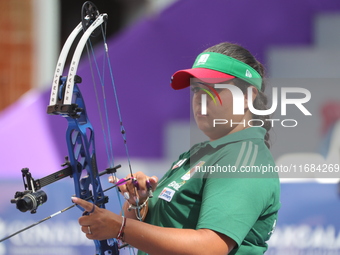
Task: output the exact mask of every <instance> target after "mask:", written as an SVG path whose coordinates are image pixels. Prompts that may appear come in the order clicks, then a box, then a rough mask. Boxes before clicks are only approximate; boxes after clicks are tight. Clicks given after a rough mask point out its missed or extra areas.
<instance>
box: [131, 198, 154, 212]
mask: <svg viewBox="0 0 340 255" xmlns="http://www.w3.org/2000/svg"><path fill="white" fill-rule="evenodd" d="M126 201H127V202H128V204H129V207H128V211H131V209H134V210H136V209H137V210H140V209H142V208H143V207H145V206H146V204H147V202H148V201H149V197H147V199H146V200H145V201H144V203H143V204H141V205H133V204H130V203H129V201H128V200H126Z"/></svg>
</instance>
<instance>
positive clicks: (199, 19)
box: [0, 0, 340, 255]
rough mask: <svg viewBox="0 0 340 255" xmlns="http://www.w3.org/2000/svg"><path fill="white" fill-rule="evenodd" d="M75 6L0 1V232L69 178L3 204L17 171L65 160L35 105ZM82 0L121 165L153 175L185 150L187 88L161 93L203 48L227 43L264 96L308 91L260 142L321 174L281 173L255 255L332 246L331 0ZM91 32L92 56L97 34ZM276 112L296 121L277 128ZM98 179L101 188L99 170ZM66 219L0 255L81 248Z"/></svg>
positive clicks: (44, 93) (66, 186)
mask: <svg viewBox="0 0 340 255" xmlns="http://www.w3.org/2000/svg"><path fill="white" fill-rule="evenodd" d="M83 2H84V1H79V0H72V1H66V0H25V1H23V0H7V1H5V0H0V9H1V10H2V15H1V16H0V77H1V78H0V110H1V111H0V145H1V147H0V148H1V153H0V159H1V166H0V204H1V206H0V238H2V237H4V236H7V235H9V234H11V233H12V232H14V231H16V230H18V229H20V228H22V227H25V226H27V225H28V224H30V223H32V222H34V221H36V220H39V219H42V218H44V217H46V216H48V215H50V214H52V213H54V212H56V211H58V210H60V209H62V208H64V207H67V206H68V205H70V203H71V201H70V196H71V195H72V194H73V193H74V191H73V183H72V180H71V179H70V178H67V180H62V181H59V182H57V183H54V184H52V185H50V186H48V187H46V189H44V191H45V192H46V193H47V195H48V201H47V202H46V203H45V204H44V205H42V206H41V207H39V209H38V213H37V214H35V215H31V214H29V213H26V214H24V213H21V212H19V211H18V210H16V209H15V205H12V204H10V202H9V201H10V199H11V198H13V196H14V193H15V192H16V191H19V190H22V189H23V185H22V180H21V171H20V170H21V169H22V168H23V167H28V168H29V169H30V171H31V172H32V174H33V177H34V178H41V177H43V176H46V175H48V174H50V173H52V172H55V171H57V170H59V169H61V164H62V163H64V156H66V155H67V147H66V142H65V130H66V128H67V123H66V121H65V120H62V118H60V117H59V116H51V115H48V114H46V107H47V105H48V104H49V96H50V89H51V84H52V78H53V74H54V69H55V65H56V62H57V58H58V55H59V52H60V51H61V48H62V46H63V44H64V43H65V40H66V38H67V37H68V35H69V34H70V33H71V31H72V30H73V28H74V27H75V26H76V25H77V24H78V23H79V22H80V20H81V7H82V4H83ZM93 2H94V3H95V4H96V5H97V7H98V9H99V10H100V11H101V12H102V13H107V14H108V16H109V19H108V23H107V41H108V48H109V55H110V60H111V64H112V71H113V76H114V81H115V85H116V88H117V93H118V99H119V105H120V109H121V112H122V118H123V123H124V127H125V129H126V135H127V144H128V148H129V154H130V156H131V163H132V168H133V170H134V171H145V172H147V173H149V174H151V173H152V174H156V175H158V176H162V174H163V173H164V172H165V171H166V170H167V169H168V168H169V167H170V164H171V163H172V162H173V161H176V159H177V158H178V155H179V154H181V153H182V152H184V151H186V150H188V148H189V146H190V144H191V143H192V142H193V141H192V136H191V135H192V134H191V133H190V132H191V130H190V92H189V91H188V90H183V91H174V90H172V89H171V88H170V85H169V84H170V78H171V75H172V74H173V73H174V72H175V71H177V70H179V69H183V68H189V67H191V65H192V63H193V61H194V59H195V57H196V56H197V55H198V54H199V53H200V52H201V51H203V50H204V49H206V48H208V47H210V46H212V45H214V44H217V43H220V42H223V41H229V42H233V43H238V44H240V45H242V46H244V47H245V48H247V49H249V50H250V51H251V52H252V53H253V55H255V56H256V57H257V59H258V60H259V61H261V62H262V63H263V64H264V65H265V67H266V69H267V75H268V84H269V86H268V95H269V96H270V95H271V92H270V91H271V87H277V88H279V91H280V88H282V87H302V88H306V89H308V90H309V91H310V92H311V100H310V101H309V102H308V103H306V104H305V107H306V108H307V109H308V110H309V111H310V112H311V113H312V116H303V114H302V113H301V111H300V110H299V109H298V108H296V107H293V106H289V107H288V108H287V115H286V116H282V115H281V114H280V111H279V110H278V113H275V116H274V117H273V118H276V119H279V121H277V122H275V126H274V127H273V128H272V130H271V150H272V152H273V155H274V157H275V159H276V161H277V164H278V165H284V166H286V165H290V164H294V165H296V166H299V165H306V164H311V163H315V164H325V165H326V166H327V167H326V171H325V172H324V173H322V174H320V173H319V174H317V172H315V171H314V172H312V171H309V172H307V173H305V174H304V175H303V176H301V175H298V174H297V173H290V174H288V175H284V176H283V177H284V178H282V180H281V183H282V196H281V202H282V209H281V210H280V215H279V221H278V222H277V227H276V232H275V234H274V235H273V236H272V239H271V240H270V249H269V250H268V252H267V253H266V254H275V255H279V254H281V255H283V254H284V255H287V254H289V255H290V254H299V255H302V254H303V255H311V254H312V255H321V254H322V255H326V254H327V255H328V254H332V255H335V254H340V219H339V211H340V203H339V202H340V201H339V185H338V183H339V177H340V173H339V172H335V171H334V170H330V167H329V166H330V165H331V164H332V165H333V166H335V165H337V164H339V163H340V161H339V156H340V155H339V151H340V125H339V122H338V121H339V117H340V88H339V86H340V71H339V70H340V50H339V46H340V2H339V0H323V1H317V0H299V1H296V0H277V1H268V0H258V1H251V0H242V1H240V0H93ZM92 40H93V45H94V48H95V52H96V57H97V58H98V63H101V60H102V59H103V49H102V48H103V46H102V43H101V42H102V40H101V38H99V39H98V38H93V39H92ZM73 50H74V48H73ZM71 52H72V50H71ZM69 60H70V59H69ZM106 68H107V67H106ZM65 70H67V67H66V68H65ZM66 73H67V72H66ZM105 73H107V74H108V71H105ZM78 74H79V75H80V76H81V77H82V79H83V82H82V83H81V84H80V89H81V91H82V93H83V95H84V98H85V101H86V107H87V110H88V113H89V117H90V119H91V122H92V124H93V126H94V129H95V131H96V138H97V140H96V149H97V157H98V165H99V169H101V170H103V169H105V168H106V167H107V166H108V161H107V159H106V152H105V145H104V144H105V142H104V141H103V138H104V135H103V134H102V133H101V131H100V130H101V129H102V127H101V125H100V117H99V114H98V110H97V103H96V100H95V98H94V96H93V94H94V92H93V86H92V85H91V81H92V80H93V77H92V75H91V73H90V72H89V60H88V59H87V56H86V54H84V56H83V58H82V61H81V63H80V65H79V70H78ZM106 96H107V101H108V106H109V109H110V117H112V118H110V124H111V127H112V130H111V137H112V144H113V151H114V155H115V163H116V164H122V168H121V169H120V170H119V171H118V176H119V177H124V176H126V175H127V174H128V173H129V170H128V167H127V160H126V158H127V157H126V154H125V148H124V143H123V140H122V137H121V134H120V132H119V129H120V126H119V120H118V117H117V111H116V106H115V103H116V101H115V98H114V95H113V92H112V89H111V91H110V88H109V89H108V92H107V94H106ZM279 109H280V108H279ZM111 111H112V112H111ZM284 119H294V120H297V121H298V125H297V126H296V127H292V128H287V127H284V125H282V122H281V121H282V120H284ZM290 124H291V123H290ZM97 130H98V131H97ZM337 166H338V165H337ZM331 171H333V172H332V173H331ZM103 185H104V186H108V184H107V181H106V178H104V177H103ZM108 195H109V196H110V203H109V204H108V208H109V209H110V210H113V211H115V212H118V211H119V204H118V201H117V199H116V194H115V193H114V192H113V191H110V192H109V194H108ZM79 215H80V211H79V210H78V209H73V210H70V211H68V212H65V213H64V214H62V215H59V216H57V217H56V218H54V219H52V220H49V221H48V222H45V223H43V224H41V225H39V226H37V227H35V228H33V229H31V230H28V231H27V232H24V233H22V234H19V235H17V236H15V237H13V238H11V239H10V240H7V241H5V242H2V243H0V255H5V254H6V255H7V254H8V255H17V254H27V255H28V254H36V255H37V254H45V255H46V254H51V255H54V254H66V255H67V254H73V255H75V254H93V253H94V251H93V249H94V248H93V247H94V246H93V243H92V241H89V240H87V239H86V238H85V237H84V236H83V235H82V233H81V232H80V231H79V226H78V224H77V218H78V217H79ZM66 229H67V231H66ZM125 253H127V251H122V254H125Z"/></svg>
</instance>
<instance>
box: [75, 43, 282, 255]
mask: <svg viewBox="0 0 340 255" xmlns="http://www.w3.org/2000/svg"><path fill="white" fill-rule="evenodd" d="M226 85H227V86H226ZM171 86H172V88H174V89H176V90H179V89H183V88H186V87H189V86H190V87H191V90H192V91H193V98H192V110H193V115H194V118H195V121H196V123H197V126H198V128H199V129H200V130H201V131H202V132H203V133H204V134H205V135H206V136H207V137H208V138H209V140H208V141H206V142H203V143H198V144H196V145H194V146H193V147H192V148H191V149H190V150H189V151H187V152H184V153H183V154H181V155H180V156H179V158H178V159H177V160H176V161H175V162H174V163H173V165H172V166H171V167H170V169H169V170H168V172H167V173H166V174H165V175H164V176H163V177H162V178H161V179H160V180H159V181H158V178H157V177H156V176H152V177H150V176H146V175H145V174H144V173H142V172H137V173H135V174H134V175H133V177H134V178H135V179H136V180H137V182H138V186H139V187H138V191H137V192H136V183H135V182H133V181H131V180H130V181H128V182H127V183H126V185H122V186H121V187H120V190H121V193H122V194H123V196H124V198H125V199H126V202H125V204H124V206H123V213H122V215H123V216H120V215H117V214H115V213H113V212H110V211H108V210H105V209H101V208H97V207H96V208H95V210H94V211H93V212H92V213H90V215H89V216H82V217H81V218H79V223H80V225H81V229H82V231H83V232H84V233H85V234H86V236H87V238H89V239H94V240H103V239H110V238H118V239H121V240H122V241H123V242H126V243H128V244H130V245H132V246H133V247H136V248H137V249H138V250H139V253H138V254H162V255H163V254H214V255H216V254H237V255H250V254H251V255H256V254H263V253H264V252H265V251H266V250H267V244H266V242H267V241H268V240H269V238H270V236H271V234H272V233H273V231H274V228H275V224H276V220H277V213H278V210H279V208H280V202H279V195H280V186H279V180H278V177H277V175H276V174H275V173H268V174H261V173H260V171H252V172H251V171H250V169H257V170H260V168H261V166H274V160H273V158H272V155H271V153H270V151H269V134H268V131H269V129H270V127H271V125H270V123H266V121H265V120H266V119H268V118H269V116H262V115H261V116H257V115H255V114H253V113H252V112H251V111H250V110H249V104H252V105H253V107H254V108H255V109H257V110H266V109H267V108H266V104H267V98H266V96H265V94H264V90H265V82H264V70H263V66H262V65H261V64H260V63H259V62H258V61H257V60H256V59H255V58H254V57H253V56H252V55H251V54H250V52H249V51H248V50H246V49H244V48H242V47H241V46H239V45H235V44H231V43H221V44H218V45H215V46H212V47H210V48H208V49H207V50H205V51H204V52H203V53H201V54H200V55H199V56H198V57H197V59H196V61H195V63H194V65H193V67H192V68H191V69H186V70H180V71H178V72H176V73H175V74H174V75H173V77H172V83H171ZM233 91H234V92H235V91H242V93H241V94H240V93H239V94H238V98H237V100H238V101H237V102H241V103H242V104H241V106H242V109H241V110H243V111H242V112H243V113H241V114H240V113H238V114H235V113H234V111H235V107H236V105H234V104H233V102H234V101H235V100H236V99H235V93H233ZM239 95H243V96H241V97H240V96H239ZM247 95H250V96H247ZM216 120H219V121H216ZM221 120H223V124H221V123H222V122H221ZM129 177H130V176H128V177H127V178H129ZM114 181H115V180H112V179H111V182H114ZM150 187H151V189H152V191H153V196H152V197H150V196H149V192H148V190H149V189H150ZM73 201H74V202H75V203H76V204H78V205H80V206H82V207H83V208H84V209H85V210H86V211H90V210H91V209H92V207H93V205H92V204H91V203H89V202H86V201H84V200H81V199H79V198H74V199H73ZM138 219H141V220H142V221H139V220H138Z"/></svg>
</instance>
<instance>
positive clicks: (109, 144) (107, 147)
mask: <svg viewBox="0 0 340 255" xmlns="http://www.w3.org/2000/svg"><path fill="white" fill-rule="evenodd" d="M104 26H105V27H104V28H103V24H102V25H101V30H102V36H103V42H104V50H105V54H104V56H103V64H102V74H100V68H99V65H98V62H97V59H96V54H95V52H94V49H93V46H92V44H91V40H90V39H89V40H88V43H87V44H86V50H87V54H88V58H89V60H90V61H89V64H90V70H91V76H92V80H93V86H94V90H95V96H96V101H97V107H98V111H99V118H100V123H101V129H102V132H103V137H104V143H105V150H106V154H107V157H108V161H109V162H108V163H109V165H110V167H113V166H114V156H113V146H112V139H111V126H110V121H109V111H108V107H107V100H106V93H105V82H104V78H105V67H106V64H105V63H106V61H107V63H108V68H109V72H110V78H111V84H112V87H113V91H114V96H115V100H116V107H117V112H118V117H119V122H120V132H121V134H122V137H123V141H124V146H125V152H126V156H127V161H128V165H129V171H130V175H131V178H134V177H133V172H132V167H131V160H130V154H129V150H128V146H127V142H126V132H125V128H124V126H123V122H122V115H121V111H120V106H119V102H118V95H117V91H116V86H115V83H114V79H113V72H112V67H111V63H110V58H109V54H108V46H107V42H106V22H104ZM90 52H91V54H92V58H93V63H94V65H95V69H96V71H97V75H98V78H99V81H100V84H101V88H102V89H101V91H102V97H103V105H104V112H105V122H106V129H105V124H104V120H103V116H102V111H101V106H100V103H99V95H98V91H97V85H96V82H95V77H94V71H93V67H92V61H91V56H90ZM106 132H107V135H106ZM107 138H108V139H107ZM112 177H113V178H114V180H118V178H117V175H116V173H112ZM116 192H117V197H118V201H119V205H120V207H121V208H123V202H122V199H121V196H120V192H119V190H118V189H116ZM134 192H135V196H136V197H137V190H136V187H135V189H134ZM136 202H137V206H138V199H137V201H136ZM121 213H122V215H123V216H124V210H121ZM138 215H140V212H139V210H138ZM129 251H130V254H131V252H133V254H135V251H134V250H132V251H131V249H129Z"/></svg>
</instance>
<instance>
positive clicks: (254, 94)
mask: <svg viewBox="0 0 340 255" xmlns="http://www.w3.org/2000/svg"><path fill="white" fill-rule="evenodd" d="M258 93H259V91H258V90H257V88H255V87H254V86H249V87H248V88H247V93H246V94H245V95H244V109H245V110H247V109H248V94H249V95H251V100H252V105H254V100H255V98H256V97H257V94H258Z"/></svg>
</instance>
